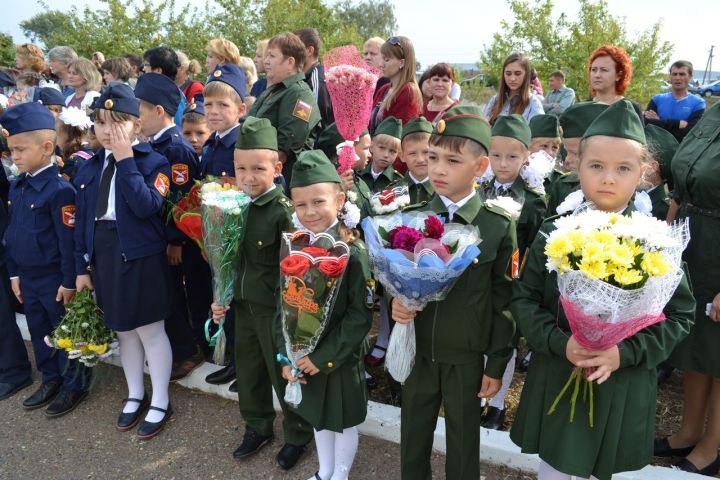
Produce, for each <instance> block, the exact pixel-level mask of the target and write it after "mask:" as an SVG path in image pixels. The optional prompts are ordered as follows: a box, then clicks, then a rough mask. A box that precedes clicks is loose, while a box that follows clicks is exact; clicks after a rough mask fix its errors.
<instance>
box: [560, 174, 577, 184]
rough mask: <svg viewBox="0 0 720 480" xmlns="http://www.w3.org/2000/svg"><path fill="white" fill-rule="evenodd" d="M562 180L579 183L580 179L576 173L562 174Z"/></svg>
mask: <svg viewBox="0 0 720 480" xmlns="http://www.w3.org/2000/svg"><path fill="white" fill-rule="evenodd" d="M560 180H562V181H563V182H579V181H580V179H578V177H577V174H576V173H575V172H567V173H564V174H562V176H561V177H560Z"/></svg>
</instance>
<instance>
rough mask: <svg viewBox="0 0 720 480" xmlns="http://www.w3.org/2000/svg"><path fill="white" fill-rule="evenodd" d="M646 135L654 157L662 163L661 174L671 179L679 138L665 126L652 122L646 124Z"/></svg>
mask: <svg viewBox="0 0 720 480" xmlns="http://www.w3.org/2000/svg"><path fill="white" fill-rule="evenodd" d="M645 137H646V138H647V143H648V145H649V146H650V149H651V151H652V154H653V157H654V158H655V160H657V162H658V163H659V164H660V176H662V178H664V179H671V178H672V173H671V172H670V163H671V162H672V158H673V157H674V156H675V152H677V149H678V147H679V146H680V143H678V141H677V138H675V136H674V135H673V134H672V133H670V132H668V131H667V130H665V129H664V128H661V127H658V126H657V125H650V124H648V125H645Z"/></svg>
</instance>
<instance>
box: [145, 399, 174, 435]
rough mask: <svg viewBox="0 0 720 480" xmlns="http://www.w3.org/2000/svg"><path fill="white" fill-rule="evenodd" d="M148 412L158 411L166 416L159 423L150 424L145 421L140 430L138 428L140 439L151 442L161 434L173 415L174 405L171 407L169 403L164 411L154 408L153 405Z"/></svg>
mask: <svg viewBox="0 0 720 480" xmlns="http://www.w3.org/2000/svg"><path fill="white" fill-rule="evenodd" d="M148 410H157V411H158V412H163V413H164V414H165V416H164V417H163V418H162V420H160V421H159V422H148V421H147V420H144V421H143V423H142V424H141V425H140V428H138V432H137V433H138V439H140V440H150V439H151V438H153V437H154V436H155V435H157V434H158V433H160V432H161V431H162V429H163V427H164V426H165V424H166V423H167V421H168V420H169V419H170V416H171V415H172V413H173V409H172V405H170V404H169V403H168V406H167V408H166V409H162V408H160V407H153V406H152V405H151V406H150V407H149V408H148Z"/></svg>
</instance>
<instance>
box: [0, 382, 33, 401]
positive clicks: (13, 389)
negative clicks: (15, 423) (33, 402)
mask: <svg viewBox="0 0 720 480" xmlns="http://www.w3.org/2000/svg"><path fill="white" fill-rule="evenodd" d="M32 383H33V381H32V378H28V379H27V380H25V381H24V382H22V383H19V384H17V385H14V384H12V383H0V400H5V399H8V398H10V397H12V396H13V395H15V394H16V393H18V392H19V391H20V390H22V389H23V388H26V387H29V386H30V385H32Z"/></svg>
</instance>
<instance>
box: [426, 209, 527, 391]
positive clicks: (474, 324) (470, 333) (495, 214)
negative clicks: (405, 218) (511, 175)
mask: <svg viewBox="0 0 720 480" xmlns="http://www.w3.org/2000/svg"><path fill="white" fill-rule="evenodd" d="M419 210H421V211H432V212H435V213H437V214H438V215H439V216H441V217H443V218H444V219H446V220H447V219H448V211H447V208H446V207H445V204H444V203H443V202H442V200H441V199H440V197H439V196H438V195H436V196H435V197H433V199H432V200H431V201H430V203H428V204H427V205H425V206H423V207H420V208H419ZM452 222H453V223H462V224H471V225H476V226H477V227H478V228H479V229H480V235H481V237H482V243H480V245H479V248H480V255H479V256H478V257H477V258H476V259H474V260H473V262H472V263H471V264H470V266H468V267H467V269H466V270H465V272H463V274H462V275H461V276H460V278H458V280H457V282H456V283H455V285H454V286H453V287H452V290H450V293H449V294H448V296H447V297H446V298H445V300H442V301H439V302H430V303H428V304H427V306H426V307H425V309H424V310H422V311H421V312H419V313H418V314H417V316H416V317H415V336H416V339H417V355H422V356H425V357H427V358H429V359H431V360H432V361H437V362H441V363H448V364H463V363H469V362H472V361H475V360H477V358H478V356H479V355H483V354H485V355H487V356H488V359H487V364H486V366H485V374H486V375H488V376H490V377H492V378H502V375H503V372H504V371H505V366H506V365H507V362H508V360H509V359H510V356H511V355H512V346H511V343H512V339H513V335H514V333H515V323H514V321H513V320H512V317H511V316H510V314H509V312H508V305H509V302H510V295H511V283H512V278H511V276H510V273H511V257H512V255H513V252H515V251H516V248H517V245H516V241H515V222H514V221H513V220H512V219H511V218H510V216H509V215H508V214H507V212H505V210H503V209H501V208H497V207H493V206H490V205H486V204H485V203H484V202H483V201H482V200H481V199H480V196H479V195H475V196H474V197H473V198H472V199H471V200H470V201H469V202H467V203H466V204H465V205H463V206H462V207H461V208H460V209H459V210H458V211H457V212H455V214H454V215H453V219H452ZM479 373H480V374H482V372H479Z"/></svg>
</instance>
